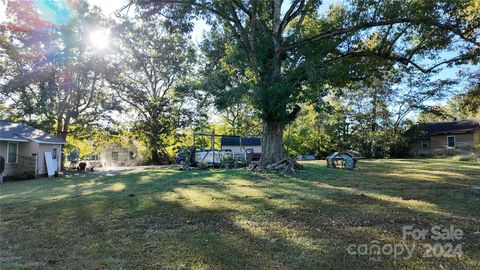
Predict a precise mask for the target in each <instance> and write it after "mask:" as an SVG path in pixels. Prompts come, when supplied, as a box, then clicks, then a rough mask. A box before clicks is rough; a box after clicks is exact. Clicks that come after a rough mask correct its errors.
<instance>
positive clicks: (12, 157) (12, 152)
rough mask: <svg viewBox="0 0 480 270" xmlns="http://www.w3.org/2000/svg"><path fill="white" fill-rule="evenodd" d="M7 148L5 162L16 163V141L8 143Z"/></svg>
mask: <svg viewBox="0 0 480 270" xmlns="http://www.w3.org/2000/svg"><path fill="white" fill-rule="evenodd" d="M7 148H8V150H7V163H8V164H17V162H18V143H12V142H9V143H8V147H7Z"/></svg>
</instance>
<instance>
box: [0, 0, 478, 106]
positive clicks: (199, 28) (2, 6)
mask: <svg viewBox="0 0 480 270" xmlns="http://www.w3.org/2000/svg"><path fill="white" fill-rule="evenodd" d="M34 1H35V0H34ZM59 1H63V0H59ZM87 1H88V2H89V3H90V4H92V5H96V6H98V7H99V8H101V9H102V11H103V13H104V14H105V15H106V16H108V17H110V16H114V14H113V13H114V12H115V11H116V10H118V9H120V8H121V7H123V6H124V5H125V4H126V1H125V0H87ZM40 2H41V1H40ZM285 2H286V3H287V4H284V7H282V9H283V11H284V12H285V10H286V6H287V5H288V1H285ZM6 3H7V2H6V0H0V23H2V22H3V21H5V18H6V16H5V15H6ZM335 3H342V1H341V0H325V1H324V3H323V4H322V6H321V7H320V11H319V12H320V13H324V12H326V11H327V10H328V9H329V7H330V6H331V5H332V4H335ZM209 29H210V27H209V26H208V25H207V24H206V23H205V22H204V21H201V20H199V21H197V22H196V23H195V27H194V30H193V32H192V40H193V41H194V43H196V44H198V43H199V42H200V41H201V39H202V35H203V33H204V32H205V31H209ZM449 54H451V53H442V54H440V56H441V57H442V58H448V57H449V56H450V55H449ZM462 69H471V70H477V71H478V70H479V69H480V67H479V66H478V65H477V66H473V65H468V66H461V67H445V68H444V69H443V70H442V71H441V72H440V73H439V74H437V75H435V78H438V79H446V78H456V77H457V73H458V72H459V71H460V70H462ZM455 88H456V89H453V90H454V91H455V92H459V91H462V90H464V88H465V86H464V85H463V84H462V83H460V84H459V85H458V86H457V87H455ZM437 102H438V101H437Z"/></svg>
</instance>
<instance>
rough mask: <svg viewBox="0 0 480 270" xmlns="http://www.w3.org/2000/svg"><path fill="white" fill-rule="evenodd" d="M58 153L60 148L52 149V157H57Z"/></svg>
mask: <svg viewBox="0 0 480 270" xmlns="http://www.w3.org/2000/svg"><path fill="white" fill-rule="evenodd" d="M57 155H58V150H57V148H56V147H55V148H53V149H52V159H57Z"/></svg>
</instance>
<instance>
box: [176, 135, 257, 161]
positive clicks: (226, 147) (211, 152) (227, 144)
mask: <svg viewBox="0 0 480 270" xmlns="http://www.w3.org/2000/svg"><path fill="white" fill-rule="evenodd" d="M216 138H220V144H219V145H218V143H217V144H216V140H215V139H216ZM216 146H220V147H219V148H220V149H218V148H217V147H216ZM185 156H186V157H185V165H186V166H197V165H199V164H204V165H207V166H216V165H220V164H224V163H235V162H237V163H242V164H249V163H250V162H252V161H258V160H260V158H261V139H260V138H258V137H255V136H248V137H241V136H230V135H217V134H215V132H214V131H212V132H195V133H194V134H193V146H192V147H191V148H190V151H189V153H188V154H186V155H185Z"/></svg>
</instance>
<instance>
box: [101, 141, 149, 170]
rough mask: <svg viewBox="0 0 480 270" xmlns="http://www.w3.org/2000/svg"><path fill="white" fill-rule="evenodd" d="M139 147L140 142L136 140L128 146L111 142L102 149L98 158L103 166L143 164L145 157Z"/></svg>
mask: <svg viewBox="0 0 480 270" xmlns="http://www.w3.org/2000/svg"><path fill="white" fill-rule="evenodd" d="M139 148H140V147H139V144H138V143H137V142H135V141H133V142H131V143H130V144H129V145H128V147H124V146H121V145H118V144H110V145H108V146H106V147H104V148H102V149H101V150H100V152H99V155H98V159H99V161H100V164H101V166H102V167H122V166H137V165H141V164H143V162H144V157H143V155H142V153H141V151H139Z"/></svg>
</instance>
